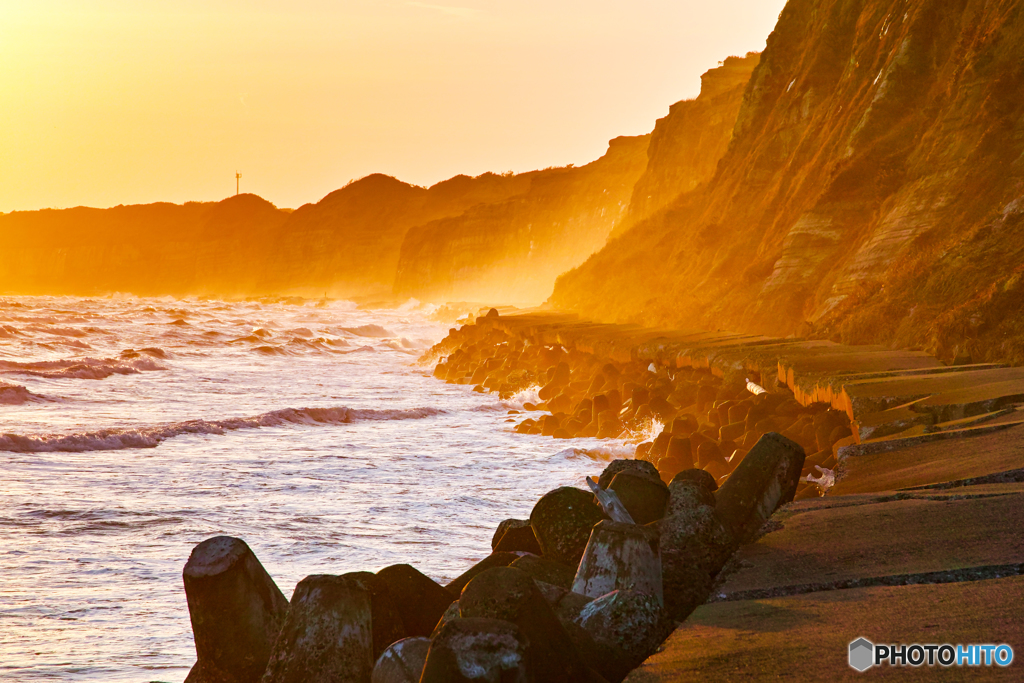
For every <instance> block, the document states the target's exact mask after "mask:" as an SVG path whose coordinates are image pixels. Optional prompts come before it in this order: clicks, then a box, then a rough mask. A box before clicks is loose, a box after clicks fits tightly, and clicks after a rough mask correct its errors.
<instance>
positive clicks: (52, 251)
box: [0, 173, 531, 298]
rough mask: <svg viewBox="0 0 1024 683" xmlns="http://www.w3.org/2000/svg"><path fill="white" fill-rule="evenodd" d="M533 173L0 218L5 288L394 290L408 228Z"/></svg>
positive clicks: (496, 194)
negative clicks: (292, 203)
mask: <svg viewBox="0 0 1024 683" xmlns="http://www.w3.org/2000/svg"><path fill="white" fill-rule="evenodd" d="M530 178H531V174H529V173H526V174H520V175H518V176H498V175H495V174H493V173H487V174H484V175H481V176H478V177H476V178H470V177H468V176H456V177H455V178H451V179H450V180H446V181H444V182H441V183H438V184H436V185H434V186H432V187H430V188H423V187H416V186H413V185H409V184H406V183H403V182H400V181H398V180H395V179H394V178H391V177H388V176H383V175H372V176H368V177H366V178H363V179H362V180H359V181H356V182H354V183H351V184H349V185H348V186H346V187H344V188H342V189H340V190H337V191H335V192H332V193H331V194H329V195H328V196H327V197H325V198H324V199H323V200H321V201H320V202H318V203H317V204H310V205H307V206H304V207H302V208H301V209H299V210H297V211H295V212H288V211H285V210H281V209H278V208H277V207H275V206H274V205H273V204H271V203H270V202H268V201H266V200H264V199H262V198H260V197H257V196H256V195H252V194H242V195H238V196H235V197H229V198H228V199H225V200H223V201H221V202H217V203H198V202H189V203H187V204H184V205H176V204H166V203H158V204H146V205H136V206H118V207H114V208H111V209H92V208H86V207H78V208H74V209H66V210H44V211H24V212H14V213H11V214H6V215H0V254H2V258H0V291H3V292H11V293H17V294H80V295H81V294H84V295H95V294H104V293H109V292H132V293H135V294H140V295H163V294H171V295H186V294H195V295H209V296H226V297H244V296H252V295H271V294H273V295H279V294H299V295H304V296H323V294H324V293H325V292H327V293H329V294H330V295H332V296H343V297H344V296H350V297H360V296H364V297H365V296H380V297H385V298H386V297H390V296H391V289H392V285H393V283H394V275H395V268H396V265H397V263H398V251H399V248H400V246H401V242H402V239H403V238H404V237H405V233H406V231H408V229H409V228H410V227H411V226H413V225H417V224H420V223H423V222H428V221H431V220H434V219H437V218H439V217H443V216H451V215H457V214H460V213H462V212H463V211H465V210H466V209H467V208H468V207H470V206H473V205H475V204H478V203H481V202H484V203H486V202H495V201H503V200H505V199H507V198H508V197H511V196H514V195H516V194H520V193H522V192H525V191H526V190H527V189H528V188H529V187H530Z"/></svg>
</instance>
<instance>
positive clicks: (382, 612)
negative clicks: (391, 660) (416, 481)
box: [343, 572, 408, 660]
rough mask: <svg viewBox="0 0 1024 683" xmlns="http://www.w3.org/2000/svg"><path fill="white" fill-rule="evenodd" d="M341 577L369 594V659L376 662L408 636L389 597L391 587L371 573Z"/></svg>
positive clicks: (399, 615) (351, 573)
mask: <svg viewBox="0 0 1024 683" xmlns="http://www.w3.org/2000/svg"><path fill="white" fill-rule="evenodd" d="M343 576H344V577H345V578H346V579H350V580H352V581H356V582H358V583H359V584H360V585H361V586H363V588H365V589H366V590H368V591H369V592H370V617H371V621H370V623H371V624H372V626H373V653H372V656H371V659H373V660H376V659H377V657H380V656H381V654H383V652H384V650H386V649H387V647H388V645H391V643H394V642H396V641H399V640H401V639H402V638H405V637H406V636H407V635H408V633H406V631H405V624H404V623H403V622H402V616H401V614H399V611H398V605H397V603H396V602H395V600H394V598H393V597H392V596H391V587H390V586H389V585H388V582H387V581H385V580H384V579H383V578H381V577H379V576H377V575H376V574H373V573H371V572H349V573H347V574H344V575H343Z"/></svg>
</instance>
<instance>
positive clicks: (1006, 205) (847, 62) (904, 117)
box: [551, 0, 1024, 361]
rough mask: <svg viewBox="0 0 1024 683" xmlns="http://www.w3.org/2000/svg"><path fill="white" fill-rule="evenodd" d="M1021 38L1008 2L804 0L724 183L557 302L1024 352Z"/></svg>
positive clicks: (756, 96) (657, 319)
mask: <svg viewBox="0 0 1024 683" xmlns="http://www.w3.org/2000/svg"><path fill="white" fill-rule="evenodd" d="M1022 42H1024V17H1022V13H1021V8H1020V6H1019V4H1018V3H1015V2H1012V1H1010V0H1004V1H1001V2H980V1H970V0H962V1H959V2H954V3H948V2H936V1H930V2H919V3H910V2H905V1H903V0H883V1H879V0H857V1H849V0H846V1H843V0H830V1H828V2H817V1H812V0H791V1H790V2H789V4H788V5H787V6H786V8H785V10H784V11H783V12H782V14H781V15H780V18H779V22H778V25H777V26H776V29H775V31H774V32H773V33H772V34H771V36H770V37H769V39H768V44H767V48H766V49H765V51H764V53H763V54H762V55H761V59H760V63H759V64H758V66H757V68H756V69H755V70H754V72H753V76H752V78H751V80H750V82H749V84H748V85H747V87H746V91H745V93H744V96H743V103H742V106H741V107H740V110H739V113H738V116H737V119H736V122H735V126H734V129H733V134H732V141H731V143H730V144H729V148H728V151H727V152H726V153H725V155H724V156H723V158H722V159H721V161H720V162H719V163H718V167H717V170H716V172H715V174H714V176H713V178H712V179H711V180H709V181H708V182H707V183H705V184H703V185H700V186H698V187H696V188H695V189H693V190H692V191H690V192H686V193H684V194H682V195H680V196H679V197H678V198H676V199H675V200H674V201H673V202H671V203H670V204H669V205H667V206H666V207H664V208H662V209H660V210H658V211H657V212H655V213H654V214H653V215H651V216H650V217H648V218H646V219H645V220H641V221H639V222H637V223H636V224H634V225H632V226H631V227H629V228H628V229H627V230H625V231H624V232H623V233H622V234H620V235H618V236H617V237H616V238H615V239H613V240H612V241H610V243H609V244H608V245H607V246H606V247H605V248H604V249H603V250H602V251H601V252H599V253H598V254H596V255H595V256H594V257H592V258H591V259H589V260H588V261H587V262H586V263H585V264H583V265H582V266H581V267H580V268H578V269H576V270H574V271H572V272H570V273H568V274H566V275H564V276H563V277H562V278H561V279H560V280H559V282H558V284H557V285H556V288H555V292H554V295H553V297H552V299H551V301H552V303H553V304H555V305H556V306H559V307H563V308H566V309H571V310H575V311H579V312H581V313H583V314H585V315H587V316H588V317H591V318H598V319H601V320H609V321H623V322H625V321H628V322H641V323H646V324H658V325H684V324H685V326H687V327H702V326H703V327H710V328H719V327H729V328H732V329H736V330H740V331H747V332H760V333H770V334H778V335H787V334H794V333H803V334H814V335H816V336H831V337H833V338H834V339H836V340H841V341H843V342H852V343H858V342H859V343H863V342H882V343H886V344H892V345H901V346H919V347H924V348H926V349H928V350H929V351H931V352H933V353H935V354H937V355H939V356H940V357H942V358H948V359H952V358H956V357H961V358H966V357H971V358H973V359H974V360H984V359H994V358H1003V359H1005V358H1010V359H1013V360H1017V361H1024V341H1022V337H1024V329H1021V328H1020V322H1019V316H1016V315H1015V314H1014V311H1019V309H1020V303H1021V302H1022V301H1024V284H1022V283H1021V277H1020V274H1021V270H1022V267H1021V266H1020V264H1021V263H1022V262H1024V259H1022V258H1021V250H1022V248H1024V240H1022V239H1021V230H1020V227H1021V219H1022V216H1024V155H1022V151H1024V95H1022V93H1024V88H1022V85H1024V63H1022V62H1021V60H1020V58H1019V55H1020V49H1021V47H1022Z"/></svg>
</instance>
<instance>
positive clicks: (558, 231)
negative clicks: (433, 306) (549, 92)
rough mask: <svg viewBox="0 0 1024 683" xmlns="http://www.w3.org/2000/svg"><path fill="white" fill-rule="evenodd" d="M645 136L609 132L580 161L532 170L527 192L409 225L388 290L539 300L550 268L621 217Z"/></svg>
mask: <svg viewBox="0 0 1024 683" xmlns="http://www.w3.org/2000/svg"><path fill="white" fill-rule="evenodd" d="M649 138H650V136H648V135H644V136H636V137H620V138H616V139H614V140H612V141H611V142H610V143H609V146H608V152H607V153H606V154H605V155H604V156H603V157H601V158H600V159H598V160H597V161H594V162H592V163H590V164H587V165H586V166H581V167H579V168H571V167H568V168H555V169H547V170H544V171H537V172H535V173H534V174H532V177H531V183H530V188H529V191H528V192H526V193H524V194H522V195H520V196H518V197H514V198H512V199H509V200H507V201H505V202H496V203H491V204H486V205H484V204H481V205H478V206H476V207H473V208H471V209H469V210H468V211H466V212H465V213H463V214H461V215H459V216H454V217H451V218H446V219H441V220H437V221H433V222H430V223H427V224H425V225H421V226H418V227H415V228H413V229H411V230H410V231H409V233H408V235H407V236H406V238H405V242H404V243H403V245H402V251H401V258H400V260H399V262H398V271H397V276H396V278H395V294H396V295H398V296H400V297H406V296H413V297H416V298H418V299H421V300H429V301H458V300H472V301H496V302H503V303H519V304H524V303H525V304H528V303H540V302H542V301H544V299H546V298H547V297H548V296H549V294H550V292H551V289H552V287H553V285H554V281H555V278H556V277H557V276H558V274H559V273H562V272H564V271H565V270H567V269H569V268H572V267H574V266H575V265H578V264H579V263H582V262H583V261H584V260H585V259H586V258H587V257H588V256H590V255H591V254H592V253H594V252H595V251H597V250H598V249H600V248H601V247H602V246H603V245H604V244H605V242H606V241H607V239H608V235H609V234H610V233H611V231H612V228H613V227H614V226H615V225H616V224H617V223H618V222H620V221H621V220H623V219H624V218H625V215H626V211H627V209H628V207H629V198H630V195H631V193H632V190H633V187H634V185H635V184H636V182H637V180H638V179H639V177H640V175H641V173H643V170H644V168H645V166H646V161H647V157H646V152H647V145H648V141H649Z"/></svg>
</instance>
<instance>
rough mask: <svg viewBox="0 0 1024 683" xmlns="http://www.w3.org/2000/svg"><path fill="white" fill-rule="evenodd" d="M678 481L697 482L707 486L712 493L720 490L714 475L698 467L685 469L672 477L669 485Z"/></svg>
mask: <svg viewBox="0 0 1024 683" xmlns="http://www.w3.org/2000/svg"><path fill="white" fill-rule="evenodd" d="M677 481H692V482H695V483H697V484H700V485H701V486H703V487H704V488H706V489H707V490H708V491H711V492H712V493H714V492H715V491H717V490H718V482H717V481H715V478H714V477H712V476H711V475H710V474H708V473H707V472H705V471H704V470H702V469H698V468H693V469H689V470H683V471H682V472H680V473H679V474H677V475H676V476H674V477H672V481H671V482H670V483H669V485H670V486H671V485H672V484H673V483H675V482H677Z"/></svg>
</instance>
